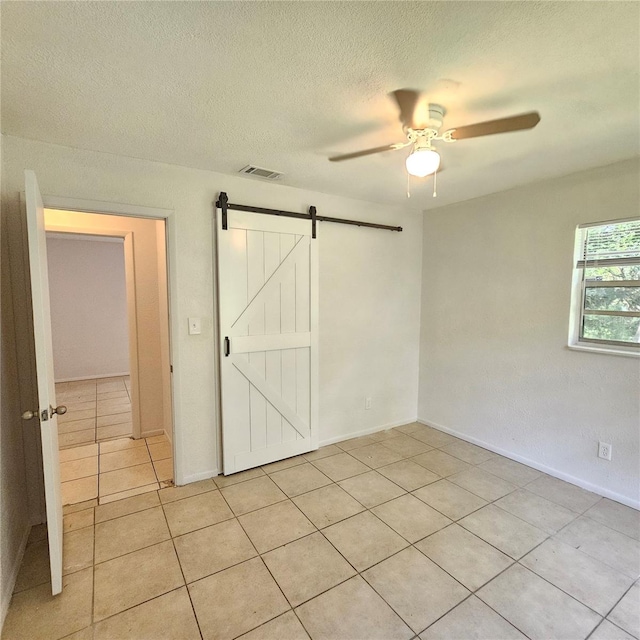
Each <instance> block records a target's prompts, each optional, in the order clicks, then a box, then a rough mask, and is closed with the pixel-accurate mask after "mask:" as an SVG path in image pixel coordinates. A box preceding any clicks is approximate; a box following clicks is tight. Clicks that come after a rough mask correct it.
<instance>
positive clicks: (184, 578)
mask: <svg viewBox="0 0 640 640" xmlns="http://www.w3.org/2000/svg"><path fill="white" fill-rule="evenodd" d="M145 442H146V444H147V448H148V447H149V443H148V442H147V441H146V438H145ZM149 457H151V452H149ZM158 500H160V496H158ZM160 509H161V511H162V516H163V517H164V521H165V524H166V525H167V531H168V533H169V538H170V540H171V544H172V545H173V553H174V554H175V556H176V560H177V561H178V566H179V567H180V573H181V574H182V581H183V583H184V584H183V586H184V588H185V590H186V592H187V598H189V604H190V605H191V610H192V611H193V617H194V618H195V621H196V625H197V627H198V633H199V634H200V638H204V635H203V633H202V629H201V628H200V621H199V620H198V614H197V613H196V608H195V605H194V604H193V600H192V598H191V591H190V590H189V585H188V583H187V578H186V576H185V575H184V569H183V568H182V562H180V554H179V553H178V549H177V548H176V543H175V539H174V536H173V533H172V531H171V527H170V526H169V520H168V519H167V514H166V513H165V510H164V505H163V504H162V501H160ZM181 588H182V587H181Z"/></svg>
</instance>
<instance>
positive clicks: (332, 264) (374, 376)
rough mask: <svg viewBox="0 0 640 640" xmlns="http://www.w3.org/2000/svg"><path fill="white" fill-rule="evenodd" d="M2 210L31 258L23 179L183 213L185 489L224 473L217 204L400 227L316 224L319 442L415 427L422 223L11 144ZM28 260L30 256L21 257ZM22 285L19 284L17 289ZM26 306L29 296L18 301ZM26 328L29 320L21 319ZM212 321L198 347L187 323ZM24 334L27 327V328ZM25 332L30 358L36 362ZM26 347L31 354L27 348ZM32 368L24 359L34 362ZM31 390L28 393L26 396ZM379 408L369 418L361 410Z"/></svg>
mask: <svg viewBox="0 0 640 640" xmlns="http://www.w3.org/2000/svg"><path fill="white" fill-rule="evenodd" d="M2 151H3V155H4V162H5V171H4V175H3V178H4V180H3V185H2V188H3V203H2V204H3V207H7V214H6V215H7V216H8V219H9V222H10V223H11V233H12V238H11V239H12V241H13V242H14V243H16V244H17V245H18V246H20V245H22V246H23V247H24V242H25V233H24V222H23V214H22V213H21V212H20V209H19V206H18V194H19V192H20V191H21V190H22V189H23V188H24V187H23V175H22V172H23V169H25V168H30V169H33V170H35V172H36V175H37V177H38V181H39V183H40V188H41V191H42V193H43V194H44V195H45V200H46V195H55V196H66V197H74V198H85V199H92V200H102V201H106V202H120V203H128V204H134V205H142V206H149V207H162V208H168V209H172V210H174V211H175V214H174V216H175V227H176V231H175V242H176V244H177V258H176V264H175V265H174V266H175V269H176V271H177V286H176V287H175V288H174V290H172V292H171V293H172V297H175V304H176V306H177V310H178V311H177V318H173V319H172V328H173V329H175V331H174V333H173V335H172V338H173V340H174V341H176V343H177V346H178V349H179V361H177V362H176V361H174V362H173V366H174V372H175V373H174V385H175V395H174V403H175V412H176V418H177V420H176V422H177V425H178V429H179V432H177V433H176V438H179V439H180V442H179V443H177V446H178V451H181V452H182V455H181V456H180V460H176V464H177V465H179V466H180V468H181V475H182V477H183V478H184V479H185V481H189V480H194V479H197V478H200V477H206V476H208V475H211V474H214V473H216V472H217V469H218V465H217V440H218V433H217V429H218V420H217V405H216V394H217V391H216V375H215V371H216V359H215V345H214V332H213V322H214V296H213V282H214V279H213V275H214V271H213V269H214V263H213V202H214V201H215V199H216V197H217V194H218V192H219V191H227V192H228V193H229V196H230V199H231V201H232V202H241V203H245V204H253V205H257V206H263V207H272V208H280V209H287V210H294V211H306V209H307V207H308V206H309V205H311V204H313V205H315V206H316V207H317V208H318V212H319V213H324V214H326V215H332V216H337V217H348V218H356V219H358V218H359V219H363V220H371V221H377V222H381V223H385V224H394V225H402V226H403V227H404V228H405V231H404V232H403V233H395V232H389V231H379V230H371V229H363V228H358V227H349V226H345V225H335V224H329V223H319V236H320V240H319V241H320V242H321V249H320V274H321V275H320V440H321V441H328V440H332V439H338V438H345V437H348V436H350V435H354V434H358V433H360V432H362V431H367V430H375V429H376V428H379V427H382V426H384V425H393V424H400V423H404V422H408V421H411V420H413V419H415V417H416V405H417V391H418V343H419V322H420V308H419V305H420V263H421V251H422V242H421V232H422V215H421V214H416V213H409V212H408V211H407V210H405V209H402V208H398V207H391V206H382V205H378V204H373V203H368V202H363V201H358V200H350V199H346V198H342V197H336V196H330V195H326V194H321V193H316V192H311V191H304V190H300V189H293V188H290V187H285V186H282V185H277V184H270V183H266V182H261V181H257V180H251V179H247V178H241V177H236V176H227V175H222V174H218V173H213V172H208V171H200V170H194V169H188V168H183V167H177V166H173V165H166V164H160V163H154V162H147V161H143V160H136V159H132V158H124V157H119V156H115V155H111V154H102V153H95V152H90V151H81V150H77V149H71V148H68V147H61V146H57V145H51V144H45V143H40V142H35V141H29V140H24V139H20V138H15V137H9V136H5V137H4V138H3V146H2ZM21 259H24V248H23V256H21ZM16 282H17V283H18V285H20V282H21V280H20V277H19V276H18V277H17V278H16ZM21 297H22V298H24V296H21ZM18 315H19V316H20V317H27V318H28V317H29V312H28V309H26V306H25V305H22V306H21V308H19V309H18ZM189 316H199V317H201V318H203V330H202V334H201V335H199V336H189V335H188V334H187V318H188V317H189ZM27 326H29V325H28V324H27ZM27 334H28V332H26V331H25V332H23V333H22V334H21V336H20V340H21V341H24V343H25V345H26V346H23V354H27V353H28V342H29V336H28V335H27ZM21 344H22V342H21ZM25 357H26V356H25ZM28 384H29V380H27V381H26V382H25V386H26V385H28ZM365 396H370V397H372V398H373V408H372V409H371V410H369V411H365V409H364V398H365Z"/></svg>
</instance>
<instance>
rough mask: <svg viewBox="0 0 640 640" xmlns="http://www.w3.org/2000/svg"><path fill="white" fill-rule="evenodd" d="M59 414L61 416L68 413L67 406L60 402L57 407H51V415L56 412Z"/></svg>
mask: <svg viewBox="0 0 640 640" xmlns="http://www.w3.org/2000/svg"><path fill="white" fill-rule="evenodd" d="M56 413H57V414H58V415H59V416H63V415H64V414H65V413H67V407H65V406H64V405H63V404H59V405H58V406H57V407H56V408H55V409H54V408H53V407H51V406H50V407H49V415H51V416H52V415H54V414H56Z"/></svg>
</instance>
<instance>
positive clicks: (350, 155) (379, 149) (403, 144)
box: [329, 142, 411, 162]
mask: <svg viewBox="0 0 640 640" xmlns="http://www.w3.org/2000/svg"><path fill="white" fill-rule="evenodd" d="M410 144H411V143H410V142H398V143H396V144H386V145H385V146H384V147H375V148H373V149H365V150H364V151H354V152H353V153H345V154H344V155H341V156H334V157H333V158H329V161H330V162H342V161H343V160H351V158H360V157H361V156H370V155H373V154H374V153H382V152H383V151H394V150H395V149H402V148H403V147H407V146H409V145H410Z"/></svg>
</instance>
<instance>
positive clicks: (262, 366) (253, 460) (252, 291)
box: [217, 211, 318, 474]
mask: <svg viewBox="0 0 640 640" xmlns="http://www.w3.org/2000/svg"><path fill="white" fill-rule="evenodd" d="M217 217H218V223H217V224H218V233H217V237H218V290H219V317H220V360H221V366H220V369H221V387H222V451H223V466H224V469H223V470H224V473H225V474H230V473H235V472H237V471H242V470H244V469H249V468H251V467H256V466H259V465H262V464H267V463H269V462H274V461H275V460H282V459H283V458H288V457H290V456H294V455H297V454H300V453H304V452H306V451H311V450H312V449H316V448H317V447H318V438H317V415H316V413H317V395H318V394H317V386H318V349H317V342H318V341H317V334H318V240H317V239H315V238H314V239H312V238H311V222H310V221H307V220H298V219H295V218H284V217H275V216H269V215H263V214H256V213H246V212H240V211H229V212H228V214H227V220H228V229H226V230H223V229H222V224H221V216H220V215H219V216H217Z"/></svg>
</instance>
